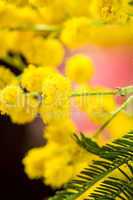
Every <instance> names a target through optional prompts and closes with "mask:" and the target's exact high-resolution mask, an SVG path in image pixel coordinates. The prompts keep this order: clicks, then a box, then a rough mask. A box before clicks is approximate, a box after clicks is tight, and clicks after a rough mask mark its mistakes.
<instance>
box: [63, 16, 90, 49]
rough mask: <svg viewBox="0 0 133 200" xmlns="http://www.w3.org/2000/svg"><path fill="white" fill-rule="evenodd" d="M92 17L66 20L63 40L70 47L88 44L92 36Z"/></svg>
mask: <svg viewBox="0 0 133 200" xmlns="http://www.w3.org/2000/svg"><path fill="white" fill-rule="evenodd" d="M90 23H91V22H90V19H89V18H87V17H77V18H72V19H69V20H68V21H66V22H65V24H64V28H63V30H62V33H61V36H60V37H61V40H62V42H63V43H64V44H65V45H66V46H68V47H69V48H77V47H81V46H84V45H87V44H88V42H89V37H90V31H91V29H90Z"/></svg>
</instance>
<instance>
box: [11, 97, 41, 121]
mask: <svg viewBox="0 0 133 200" xmlns="http://www.w3.org/2000/svg"><path fill="white" fill-rule="evenodd" d="M39 103H40V102H39V101H38V100H37V99H35V98H34V97H33V96H32V94H29V95H25V98H24V105H23V107H21V108H16V109H14V110H13V111H12V112H11V113H10V117H11V120H12V122H13V123H17V124H26V123H30V122H32V121H33V120H34V119H35V118H36V116H37V114H38V110H39Z"/></svg>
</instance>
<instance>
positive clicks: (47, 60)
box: [24, 37, 64, 67]
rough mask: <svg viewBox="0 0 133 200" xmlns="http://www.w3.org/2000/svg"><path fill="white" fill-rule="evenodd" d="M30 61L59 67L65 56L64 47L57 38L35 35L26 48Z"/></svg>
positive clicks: (25, 53) (25, 52)
mask: <svg viewBox="0 0 133 200" xmlns="http://www.w3.org/2000/svg"><path fill="white" fill-rule="evenodd" d="M24 55H25V56H26V58H27V59H28V61H29V63H32V64H37V65H44V66H51V67H58V66H59V65H60V64H61V63H62V61H63V58H64V48H63V46H62V44H61V43H60V42H59V41H58V40H57V39H50V38H49V39H44V38H43V37H33V40H32V41H30V43H28V44H27V47H26V49H24Z"/></svg>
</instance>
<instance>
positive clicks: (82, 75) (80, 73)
mask: <svg viewBox="0 0 133 200" xmlns="http://www.w3.org/2000/svg"><path fill="white" fill-rule="evenodd" d="M65 70H66V75H67V76H68V77H69V78H70V80H72V81H74V82H77V83H84V82H87V81H90V79H91V78H92V75H93V74H94V66H93V63H92V61H91V59H90V58H89V57H87V56H85V55H82V54H77V55H75V56H73V57H71V58H69V59H68V60H67V63H66V69H65Z"/></svg>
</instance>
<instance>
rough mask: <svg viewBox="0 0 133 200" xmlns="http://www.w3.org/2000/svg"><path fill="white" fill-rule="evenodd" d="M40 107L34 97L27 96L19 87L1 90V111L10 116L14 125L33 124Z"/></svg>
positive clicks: (11, 86)
mask: <svg viewBox="0 0 133 200" xmlns="http://www.w3.org/2000/svg"><path fill="white" fill-rule="evenodd" d="M38 105H39V102H38V101H37V100H36V99H34V98H33V96H30V95H25V94H24V92H23V90H22V89H21V88H20V87H19V86H17V85H9V86H7V87H5V88H4V89H3V90H1V93H0V111H1V112H2V114H7V115H9V116H10V117H11V120H12V122H14V123H18V124H24V123H28V122H31V121H32V120H33V119H34V118H35V117H36V115H37V112H38Z"/></svg>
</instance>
